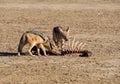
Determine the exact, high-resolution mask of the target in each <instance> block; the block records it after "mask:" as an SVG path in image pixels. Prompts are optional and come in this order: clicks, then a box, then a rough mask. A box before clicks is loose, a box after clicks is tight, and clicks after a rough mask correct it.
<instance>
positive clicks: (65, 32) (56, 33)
mask: <svg viewBox="0 0 120 84" xmlns="http://www.w3.org/2000/svg"><path fill="white" fill-rule="evenodd" d="M69 30H70V29H69V27H68V28H67V29H63V28H62V27H61V26H57V27H54V28H53V40H54V42H55V44H56V45H57V46H58V47H60V48H61V50H62V49H63V45H64V41H68V36H69Z"/></svg>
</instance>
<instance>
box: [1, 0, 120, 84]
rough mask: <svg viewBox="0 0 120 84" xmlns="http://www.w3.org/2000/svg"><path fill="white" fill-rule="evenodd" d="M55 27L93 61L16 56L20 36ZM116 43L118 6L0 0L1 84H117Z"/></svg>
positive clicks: (114, 1) (111, 1)
mask: <svg viewBox="0 0 120 84" xmlns="http://www.w3.org/2000/svg"><path fill="white" fill-rule="evenodd" d="M57 25H61V26H63V27H68V26H69V27H70V29H71V30H70V36H71V37H75V38H76V39H77V40H79V41H81V42H85V43H87V45H86V47H84V49H87V50H90V51H92V52H93V55H92V56H91V57H79V54H71V55H65V56H48V57H45V56H39V57H38V56H35V57H31V56H29V55H23V56H20V57H18V56H17V55H16V53H17V48H18V43H19V40H20V37H21V35H22V34H23V33H24V32H25V31H27V30H37V31H41V32H44V33H46V34H48V35H49V36H51V37H52V28H53V27H54V26H57ZM119 38H120V1H119V0H57V1H56V0H52V1H51V0H0V45H1V46H0V84H119V83H120V81H119V80H120V39H119ZM27 49H28V46H25V48H24V49H23V51H24V52H27Z"/></svg>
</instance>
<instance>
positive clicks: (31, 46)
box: [28, 44, 35, 56]
mask: <svg viewBox="0 0 120 84" xmlns="http://www.w3.org/2000/svg"><path fill="white" fill-rule="evenodd" d="M34 46H35V44H30V48H29V50H28V53H29V54H30V55H31V56H35V55H33V54H32V52H31V50H32V48H33V47H34Z"/></svg>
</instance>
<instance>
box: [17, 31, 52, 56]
mask: <svg viewBox="0 0 120 84" xmlns="http://www.w3.org/2000/svg"><path fill="white" fill-rule="evenodd" d="M26 44H29V50H28V52H29V54H30V55H33V54H32V53H31V49H32V48H33V47H34V46H37V48H38V49H37V52H38V55H40V48H41V49H42V50H43V52H44V55H46V49H48V50H51V46H50V41H49V40H48V41H45V40H43V38H42V37H40V36H39V35H35V34H32V33H27V32H26V33H24V34H23V35H22V37H21V39H20V42H19V46H18V55H19V56H20V54H21V53H22V48H23V47H24V46H25V45H26Z"/></svg>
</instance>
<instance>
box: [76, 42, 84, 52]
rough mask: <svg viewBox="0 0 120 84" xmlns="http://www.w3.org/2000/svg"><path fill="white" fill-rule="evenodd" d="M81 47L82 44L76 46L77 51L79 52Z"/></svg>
mask: <svg viewBox="0 0 120 84" xmlns="http://www.w3.org/2000/svg"><path fill="white" fill-rule="evenodd" d="M82 45H83V43H82V42H81V43H80V44H79V45H78V46H77V50H80V49H81V46H82Z"/></svg>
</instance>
